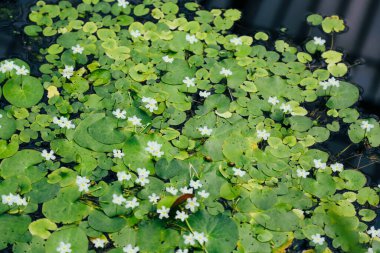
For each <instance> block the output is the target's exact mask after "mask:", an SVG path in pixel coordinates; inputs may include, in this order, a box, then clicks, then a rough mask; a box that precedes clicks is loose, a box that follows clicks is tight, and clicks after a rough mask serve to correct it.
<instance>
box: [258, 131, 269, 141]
mask: <svg viewBox="0 0 380 253" xmlns="http://www.w3.org/2000/svg"><path fill="white" fill-rule="evenodd" d="M269 136H270V133H268V132H267V131H266V130H265V129H264V130H257V137H259V138H262V139H263V140H268V138H269Z"/></svg>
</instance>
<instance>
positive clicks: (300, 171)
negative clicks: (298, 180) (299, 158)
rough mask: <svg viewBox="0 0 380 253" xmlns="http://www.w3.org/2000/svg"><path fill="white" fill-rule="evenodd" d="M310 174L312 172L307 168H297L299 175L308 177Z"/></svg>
mask: <svg viewBox="0 0 380 253" xmlns="http://www.w3.org/2000/svg"><path fill="white" fill-rule="evenodd" d="M309 174H310V172H308V171H306V170H302V169H297V177H303V178H306V177H307V176H308V175H309Z"/></svg>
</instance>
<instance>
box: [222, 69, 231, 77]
mask: <svg viewBox="0 0 380 253" xmlns="http://www.w3.org/2000/svg"><path fill="white" fill-rule="evenodd" d="M219 74H221V75H223V76H225V77H227V76H232V71H231V70H230V69H226V68H222V70H221V71H220V72H219Z"/></svg>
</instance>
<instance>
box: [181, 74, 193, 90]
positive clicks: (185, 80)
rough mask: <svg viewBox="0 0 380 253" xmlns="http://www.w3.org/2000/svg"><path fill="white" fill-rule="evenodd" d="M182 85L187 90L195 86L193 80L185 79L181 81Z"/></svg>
mask: <svg viewBox="0 0 380 253" xmlns="http://www.w3.org/2000/svg"><path fill="white" fill-rule="evenodd" d="M182 82H183V83H184V84H186V87H187V88H190V87H194V86H195V78H190V77H188V76H187V77H185V79H183V80H182Z"/></svg>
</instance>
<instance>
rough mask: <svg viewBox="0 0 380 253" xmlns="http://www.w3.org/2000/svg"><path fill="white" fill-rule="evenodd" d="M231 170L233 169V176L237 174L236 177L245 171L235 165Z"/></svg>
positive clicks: (242, 174)
mask: <svg viewBox="0 0 380 253" xmlns="http://www.w3.org/2000/svg"><path fill="white" fill-rule="evenodd" d="M232 170H233V171H234V176H238V177H243V176H244V175H245V173H246V172H245V171H244V170H241V169H239V168H235V167H233V168H232Z"/></svg>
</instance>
